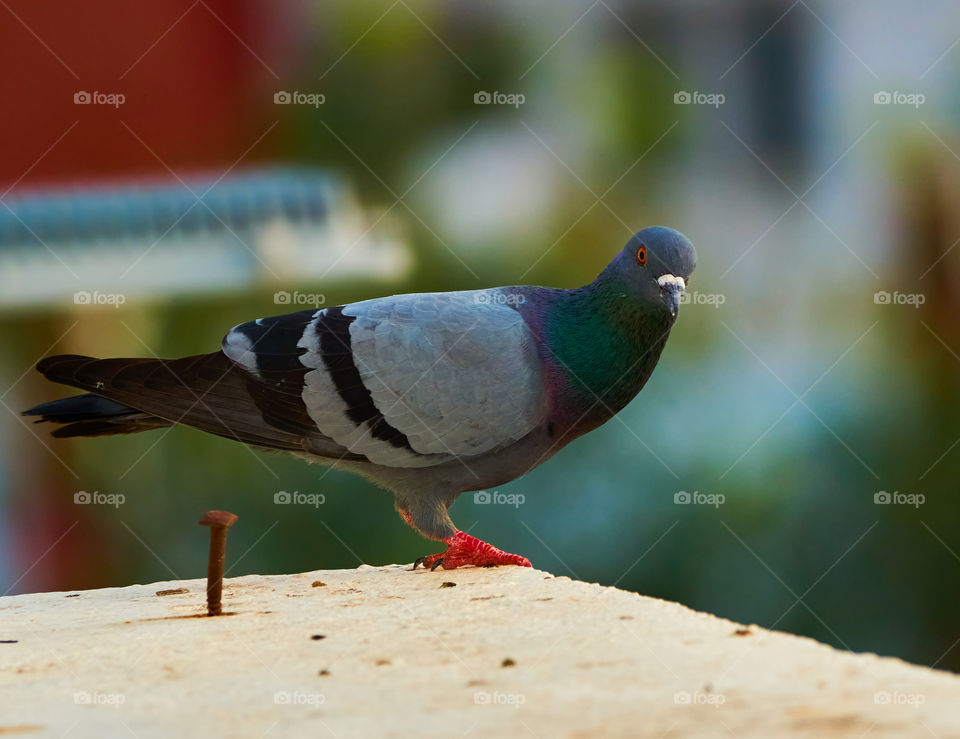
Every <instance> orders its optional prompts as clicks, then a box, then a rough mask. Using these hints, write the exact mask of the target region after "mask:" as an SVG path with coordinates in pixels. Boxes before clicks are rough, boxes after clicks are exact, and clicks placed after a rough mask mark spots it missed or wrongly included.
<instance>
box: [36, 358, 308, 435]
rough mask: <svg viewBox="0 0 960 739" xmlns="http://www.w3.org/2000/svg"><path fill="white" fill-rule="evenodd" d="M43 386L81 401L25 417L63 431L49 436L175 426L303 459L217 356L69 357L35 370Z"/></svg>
mask: <svg viewBox="0 0 960 739" xmlns="http://www.w3.org/2000/svg"><path fill="white" fill-rule="evenodd" d="M37 370H39V371H40V372H41V373H42V374H43V375H44V376H45V377H46V378H47V379H49V380H52V381H54V382H59V383H63V384H65V385H71V386H73V387H78V388H81V389H82V390H87V391H88V393H87V394H86V395H79V396H75V397H73V398H63V399H61V400H55V401H52V402H50V403H44V404H42V405H38V406H36V407H35V408H31V409H30V410H28V411H26V415H31V416H40V418H39V419H38V421H40V422H42V421H51V422H54V423H62V424H66V425H65V426H63V427H61V428H59V429H56V430H55V431H54V432H53V435H54V436H101V435H105V434H128V433H135V432H138V431H146V430H149V429H154V428H162V427H164V426H170V425H173V424H174V423H182V424H184V425H187V426H192V427H194V428H197V429H200V430H201V431H206V432H208V433H211V434H216V435H218V436H223V437H225V438H228V439H234V440H236V441H240V442H243V443H246V444H254V445H256V446H263V447H269V448H272V449H286V450H291V451H303V449H304V446H303V441H304V435H303V434H296V433H292V432H291V431H289V430H283V429H278V428H275V427H273V426H270V425H268V424H266V423H264V419H263V415H262V414H261V412H260V409H259V408H257V406H256V404H255V403H254V400H253V398H252V397H251V394H250V392H249V390H248V388H247V380H246V378H245V377H243V375H242V374H241V371H240V370H238V369H237V367H236V366H235V365H234V364H233V363H232V362H231V361H230V359H229V358H227V357H226V356H225V355H224V354H222V353H221V352H215V353H213V354H200V355H196V356H192V357H183V358H182V359H174V360H165V359H143V358H140V359H95V358H93V357H85V356H80V355H74V354H62V355H58V356H53V357H47V358H46V359H43V360H41V361H40V362H38V363H37Z"/></svg>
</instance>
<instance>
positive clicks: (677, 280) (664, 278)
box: [657, 275, 687, 292]
mask: <svg viewBox="0 0 960 739" xmlns="http://www.w3.org/2000/svg"><path fill="white" fill-rule="evenodd" d="M657 284H658V285H659V286H660V287H667V286H668V285H673V286H675V287H679V288H680V292H683V291H684V290H686V289H687V283H686V282H684V281H683V278H682V277H677V276H676V275H660V277H658V278H657Z"/></svg>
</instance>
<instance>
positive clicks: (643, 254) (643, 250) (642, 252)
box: [637, 246, 647, 264]
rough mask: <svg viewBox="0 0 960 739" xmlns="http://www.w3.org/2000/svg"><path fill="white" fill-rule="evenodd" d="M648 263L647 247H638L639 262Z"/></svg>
mask: <svg viewBox="0 0 960 739" xmlns="http://www.w3.org/2000/svg"><path fill="white" fill-rule="evenodd" d="M646 263H647V247H645V246H641V247H640V248H639V249H637V264H646Z"/></svg>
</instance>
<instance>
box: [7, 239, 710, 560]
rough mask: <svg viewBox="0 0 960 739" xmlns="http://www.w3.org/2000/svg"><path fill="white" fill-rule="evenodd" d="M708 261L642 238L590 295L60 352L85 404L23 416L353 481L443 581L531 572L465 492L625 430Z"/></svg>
mask: <svg viewBox="0 0 960 739" xmlns="http://www.w3.org/2000/svg"><path fill="white" fill-rule="evenodd" d="M695 266H696V251H695V249H694V247H693V244H692V243H691V242H690V240H689V239H688V238H687V237H686V236H684V235H683V234H681V233H680V232H678V231H676V230H674V229H672V228H667V227H663V226H652V227H648V228H644V229H643V230H641V231H639V232H637V233H635V234H634V235H633V236H632V237H631V238H630V239H629V241H628V242H627V243H626V245H625V246H624V247H623V248H622V249H621V250H620V251H619V252H617V253H616V255H615V256H614V258H613V260H612V261H611V262H610V263H609V264H608V265H607V267H606V268H605V269H604V270H603V271H602V272H601V273H600V275H599V276H598V277H597V278H596V279H595V280H594V281H593V282H591V283H589V284H588V285H585V286H583V287H579V288H574V289H564V288H551V287H537V286H512V287H495V288H488V289H479V290H465V291H457V292H433V293H406V294H399V295H393V296H390V297H381V298H375V299H372V300H364V301H360V302H355V303H348V304H344V305H338V306H330V307H323V308H317V307H314V308H311V309H308V310H300V311H297V312H294V313H288V314H286V315H280V316H275V317H271V318H259V319H257V320H254V321H250V322H247V323H241V324H239V325H237V326H235V327H234V328H232V329H230V331H229V332H227V334H226V336H225V337H224V338H223V340H222V343H221V348H220V350H219V351H216V352H212V353H209V354H199V355H195V356H188V357H182V358H179V359H172V360H165V359H158V358H146V357H144V358H111V359H95V358H93V357H88V356H80V355H72V354H65V355H56V356H50V357H46V358H44V359H42V360H40V361H39V362H38V363H37V365H36V369H37V370H38V371H39V372H40V373H42V374H43V375H44V376H45V377H46V378H47V379H49V380H51V381H53V382H57V383H62V384H64V385H69V386H72V387H75V388H79V389H81V390H84V391H86V392H85V393H84V394H81V395H74V396H72V397H67V398H61V399H59V400H53V401H51V402H47V403H42V404H40V405H37V406H35V407H33V408H30V409H29V410H27V411H24V414H25V415H27V416H37V417H39V418H37V419H36V422H37V423H42V422H50V423H53V424H57V428H55V429H54V430H53V431H52V436H54V437H60V438H65V437H93V436H106V435H111V434H130V433H137V432H141V431H149V430H152V429H158V428H165V427H169V426H172V425H175V424H182V425H185V426H190V427H193V428H196V429H200V430H201V431H205V432H207V433H210V434H215V435H217V436H221V437H224V438H226V439H232V440H234V441H238V442H241V443H244V444H247V445H250V446H252V447H254V448H259V449H265V450H277V451H283V452H290V453H293V454H295V455H297V456H299V457H302V458H305V459H307V460H308V461H311V462H318V463H321V464H323V465H326V466H328V467H335V468H338V469H345V470H348V471H351V472H354V473H357V474H359V475H361V476H363V477H365V478H367V479H368V480H370V481H372V482H373V483H375V484H376V485H378V486H380V487H383V488H385V489H387V490H389V491H392V492H393V495H394V504H395V508H396V510H397V512H398V513H399V514H400V516H401V518H402V519H403V520H404V521H405V522H406V523H407V524H409V525H410V526H411V527H413V528H414V529H415V530H416V531H418V532H419V533H420V534H422V535H423V536H425V537H427V538H428V539H432V540H435V541H438V542H441V543H443V544H444V545H446V549H445V550H444V551H442V552H439V553H435V554H430V555H425V556H423V557H420V558H418V559H417V560H416V561H415V562H414V563H413V569H416V568H417V566H418V565H423V567H424V568H425V569H426V568H429V569H430V570H436V569H437V568H438V567H442V568H443V569H445V570H448V569H455V568H457V567H461V566H466V565H474V566H485V567H486V566H496V565H519V566H524V567H530V566H531V563H530V560H528V559H527V558H526V557H523V556H520V555H517V554H511V553H509V552H505V551H502V550H500V549H498V548H496V547H494V546H493V545H491V544H488V543H487V542H485V541H482V540H480V539H478V538H476V537H473V536H471V535H469V534H467V533H466V532H464V531H461V530H460V529H458V528H457V527H456V526H455V525H454V523H453V521H452V519H451V517H450V513H449V508H450V506H451V505H452V503H453V502H454V501H455V500H456V499H457V497H458V496H459V495H461V494H462V493H464V492H470V491H486V490H489V489H491V488H494V487H496V486H499V485H503V484H506V483H507V482H510V481H512V480H514V479H516V478H518V477H521V476H522V475H524V474H526V473H527V472H529V471H530V470H532V469H533V468H534V467H537V466H538V465H540V464H542V463H543V462H546V461H547V460H548V459H550V458H551V457H552V456H553V455H555V454H556V453H557V452H558V451H559V450H560V449H562V448H563V447H565V446H566V445H567V444H569V443H570V442H572V441H573V440H574V439H576V438H578V437H580V436H582V435H583V434H585V433H588V432H589V431H592V430H594V429H596V428H597V427H599V426H600V425H602V424H603V423H605V422H606V421H608V420H610V419H611V418H613V417H614V416H615V415H616V414H617V413H618V412H619V411H620V410H621V409H623V408H624V407H625V406H626V405H627V404H628V403H629V402H630V401H631V400H632V399H633V398H634V397H635V396H636V395H637V394H638V393H639V392H640V390H641V389H642V388H643V386H644V385H645V384H646V382H647V380H648V379H649V378H650V375H651V373H652V372H653V370H654V368H655V366H656V364H657V362H658V361H659V359H660V355H661V352H662V351H663V349H664V346H665V344H666V341H667V338H668V336H669V334H670V330H671V328H672V327H673V325H674V322H675V321H676V318H677V314H678V311H679V306H680V304H681V301H682V299H683V295H684V290H685V289H686V288H687V286H688V284H689V279H690V275H691V273H692V272H693V270H694V267H695Z"/></svg>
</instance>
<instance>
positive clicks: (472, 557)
mask: <svg viewBox="0 0 960 739" xmlns="http://www.w3.org/2000/svg"><path fill="white" fill-rule="evenodd" d="M397 512H398V513H399V514H400V517H401V518H402V519H403V520H404V521H406V522H407V523H408V524H409V525H410V526H411V527H413V528H415V529H416V530H417V531H419V532H420V533H421V534H423V535H424V536H427V537H429V538H430V539H435V540H436V541H442V542H443V543H444V544H446V545H447V550H446V551H445V552H440V553H439V554H431V555H428V556H426V557H420V558H419V559H417V561H416V562H414V563H413V569H416V568H417V565H421V564H422V565H423V566H424V568H429V569H431V570H435V569H437V568H438V567H443V569H445V570H452V569H455V568H457V567H462V566H464V565H474V566H475V567H494V566H496V565H518V566H520V567H531V566H532V565H531V564H530V560H529V559H527V558H526V557H521V556H520V555H519V554H510V553H509V552H504V551H502V550H500V549H497V548H496V547H495V546H493V545H492V544H487V542H485V541H481V540H480V539H478V538H476V537H475V536H470V534H467V533H466V532H464V531H460V530H459V529H457V528H456V527H455V526H454V525H453V522H452V521H450V517H449V514H448V513H447V511H446V506H444V508H443V514H444V516H443V518H445V519H446V521H445V523H448V524H449V528H448V527H447V526H438V525H437V524H438V523H440V522H438V521H436V511H432V512H431V513H432V515H431V516H428V517H427V520H424V519H423V518H422V517H421V516H415V515H413V514H412V513H411V512H410V511H409V510H408V509H406V508H404V507H402V506H401V505H399V504H398V505H397ZM438 529H439V530H438ZM443 529H447V530H443ZM450 529H452V532H451V531H450Z"/></svg>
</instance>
